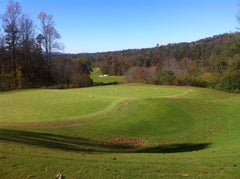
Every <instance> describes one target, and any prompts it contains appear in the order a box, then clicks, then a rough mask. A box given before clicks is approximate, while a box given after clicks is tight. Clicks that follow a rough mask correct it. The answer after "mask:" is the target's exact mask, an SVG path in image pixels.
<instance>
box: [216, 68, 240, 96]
mask: <svg viewBox="0 0 240 179" xmlns="http://www.w3.org/2000/svg"><path fill="white" fill-rule="evenodd" d="M220 86H221V89H223V90H225V91H228V92H235V91H238V90H240V70H237V71H234V72H229V73H227V74H226V75H225V76H224V77H223V79H222V80H221V83H220Z"/></svg>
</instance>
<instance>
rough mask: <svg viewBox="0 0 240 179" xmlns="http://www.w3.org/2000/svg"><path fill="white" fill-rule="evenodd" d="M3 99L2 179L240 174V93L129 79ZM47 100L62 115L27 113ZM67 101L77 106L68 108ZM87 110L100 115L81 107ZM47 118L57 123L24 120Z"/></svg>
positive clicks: (15, 94)
mask: <svg viewBox="0 0 240 179" xmlns="http://www.w3.org/2000/svg"><path fill="white" fill-rule="evenodd" d="M115 88H116V91H115ZM56 93H57V94H56ZM89 93H91V95H92V96H93V97H92V99H91V102H90V101H89ZM56 96H57V97H56ZM73 96H75V97H73ZM166 96H168V97H166ZM80 97H81V99H84V98H86V100H85V103H86V104H85V105H84V103H83V104H82V103H81V102H80V101H79V100H76V99H79V98H80ZM29 99H31V100H32V101H33V102H29V101H28V100H29ZM50 99H51V100H50ZM0 100H1V109H0V110H1V111H0V119H1V122H2V123H1V124H0V125H1V128H0V178H27V177H28V176H30V175H32V176H35V178H53V177H54V176H55V175H56V174H57V173H58V172H61V173H63V175H64V176H65V178H160V177H163V178H182V177H184V176H188V177H190V178H238V177H239V175H240V170H239V167H240V163H239V157H240V153H239V149H240V141H239V138H240V134H239V127H240V120H239V117H240V110H239V105H240V96H239V95H233V94H227V93H224V92H219V91H215V90H210V89H201V88H193V87H191V88H187V87H185V88H174V87H157V89H156V91H155V87H154V86H138V85H133V86H125V85H122V86H105V87H95V88H84V89H72V90H59V91H57V92H55V91H54V90H29V91H22V92H10V93H1V94H0ZM21 100H22V102H21ZM44 100H45V101H44ZM46 100H49V101H50V102H49V103H50V104H51V105H49V106H48V107H46V108H45V109H47V108H50V107H51V108H53V109H55V113H62V114H61V115H59V116H55V115H53V114H51V112H49V111H47V112H48V113H49V114H47V113H46V112H44V110H42V111H41V112H38V113H36V112H33V114H34V115H36V116H34V115H33V116H32V115H29V114H26V113H21V109H24V110H26V111H28V110H30V109H31V107H32V108H33V109H35V108H39V109H38V110H40V108H42V107H44V104H45V103H46ZM64 101H66V102H64ZM71 101H72V103H71ZM61 102H62V103H61ZM98 102H99V105H96V106H95V105H94V104H93V103H98ZM58 103H59V104H58ZM88 103H91V105H89V106H88V105H87V104H88ZM11 104H13V107H12V106H11ZM47 104H48V103H46V105H47ZM61 104H62V107H59V105H60V106H61ZM64 104H67V105H70V106H71V107H72V108H74V109H72V111H68V112H66V111H65V110H64ZM21 105H25V106H24V107H22V108H20V107H18V106H21ZM38 105H40V106H39V107H36V106H38ZM67 105H66V106H67ZM28 106H31V107H29V109H25V108H27V107H28ZM66 106H65V107H66ZM9 108H10V109H9ZM81 108H83V109H85V110H86V111H88V113H91V112H93V113H94V114H95V115H89V114H87V115H86V114H85V113H84V112H79V110H80V109H81ZM8 110H9V111H8ZM61 110H62V111H61ZM6 111H8V114H6ZM80 111H81V110H80ZM13 113H14V114H13ZM42 113H43V114H42ZM41 115H42V116H41ZM19 116H21V117H19ZM28 116H32V118H31V119H28ZM44 116H48V119H44V120H46V121H48V120H50V121H54V122H53V123H51V122H46V124H49V125H43V126H42V127H36V126H34V125H32V124H33V123H29V125H27V124H28V123H23V124H24V125H21V124H22V123H18V122H19V120H21V121H25V122H29V121H32V122H34V121H38V123H39V124H40V122H39V120H40V119H42V118H43V117H44ZM49 116H50V117H49ZM62 116H64V117H62ZM75 116H78V118H77V119H76V120H72V119H75ZM6 119H7V120H6ZM66 119H69V120H66ZM6 122H9V123H6ZM11 122H12V123H11ZM43 123H44V122H43ZM59 123H60V124H61V125H59V126H58V124H59ZM140 143H141V144H143V145H138V144H140Z"/></svg>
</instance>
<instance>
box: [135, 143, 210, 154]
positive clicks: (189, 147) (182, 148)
mask: <svg viewBox="0 0 240 179" xmlns="http://www.w3.org/2000/svg"><path fill="white" fill-rule="evenodd" d="M209 146H210V143H198V144H192V143H182V144H169V145H161V146H156V147H151V148H145V149H140V150H137V151H136V152H138V153H178V152H191V151H198V150H202V149H206V148H208V147H209Z"/></svg>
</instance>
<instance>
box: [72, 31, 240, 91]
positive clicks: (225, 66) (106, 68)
mask: <svg viewBox="0 0 240 179" xmlns="http://www.w3.org/2000/svg"><path fill="white" fill-rule="evenodd" d="M76 56H78V57H81V58H82V57H85V58H87V59H88V60H90V61H91V62H92V63H93V65H95V66H98V67H99V68H100V69H101V71H102V72H103V73H104V74H109V75H124V76H125V80H126V82H140V83H150V84H166V85H193V86H200V87H211V88H216V89H223V90H226V91H230V92H239V91H240V78H239V77H240V33H237V32H236V33H225V34H220V35H215V36H213V37H209V38H205V39H201V40H198V41H195V42H191V43H177V44H168V45H162V46H159V45H157V46H156V47H154V48H146V49H130V50H123V51H114V52H104V53H94V54H78V55H76Z"/></svg>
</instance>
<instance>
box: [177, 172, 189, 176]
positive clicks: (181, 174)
mask: <svg viewBox="0 0 240 179" xmlns="http://www.w3.org/2000/svg"><path fill="white" fill-rule="evenodd" d="M179 175H180V176H182V177H188V176H189V175H188V174H183V173H180V174H179Z"/></svg>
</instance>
